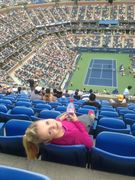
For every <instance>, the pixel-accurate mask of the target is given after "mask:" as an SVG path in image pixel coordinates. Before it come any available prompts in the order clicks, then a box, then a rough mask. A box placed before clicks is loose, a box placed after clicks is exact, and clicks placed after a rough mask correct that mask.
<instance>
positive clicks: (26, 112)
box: [11, 106, 34, 116]
mask: <svg viewBox="0 0 135 180" xmlns="http://www.w3.org/2000/svg"><path fill="white" fill-rule="evenodd" d="M11 114H24V115H27V116H34V111H33V109H32V108H28V107H22V106H15V107H14V108H13V109H12V110H11Z"/></svg>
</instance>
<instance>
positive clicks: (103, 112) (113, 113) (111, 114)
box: [98, 111, 119, 119]
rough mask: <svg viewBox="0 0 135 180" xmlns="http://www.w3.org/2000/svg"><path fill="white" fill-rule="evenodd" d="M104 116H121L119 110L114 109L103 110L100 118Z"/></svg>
mask: <svg viewBox="0 0 135 180" xmlns="http://www.w3.org/2000/svg"><path fill="white" fill-rule="evenodd" d="M102 117H113V118H117V117H119V114H118V113H117V112H113V111H101V112H100V114H99V116H98V118H99V119H100V118H102Z"/></svg>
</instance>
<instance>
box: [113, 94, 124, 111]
mask: <svg viewBox="0 0 135 180" xmlns="http://www.w3.org/2000/svg"><path fill="white" fill-rule="evenodd" d="M110 103H111V105H112V106H113V107H114V108H115V107H127V100H126V97H125V96H124V95H122V94H120V95H118V97H117V99H116V100H114V99H110Z"/></svg>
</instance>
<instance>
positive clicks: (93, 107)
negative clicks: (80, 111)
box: [82, 105, 97, 111]
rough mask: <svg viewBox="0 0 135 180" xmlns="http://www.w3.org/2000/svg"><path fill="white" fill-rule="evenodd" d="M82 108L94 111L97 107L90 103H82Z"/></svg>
mask: <svg viewBox="0 0 135 180" xmlns="http://www.w3.org/2000/svg"><path fill="white" fill-rule="evenodd" d="M82 108H86V109H92V110H94V111H96V110H97V108H96V107H95V106H90V105H83V106H82Z"/></svg>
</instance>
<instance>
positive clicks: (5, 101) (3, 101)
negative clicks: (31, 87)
mask: <svg viewBox="0 0 135 180" xmlns="http://www.w3.org/2000/svg"><path fill="white" fill-rule="evenodd" d="M0 104H5V105H12V101H11V100H9V99H0Z"/></svg>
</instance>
